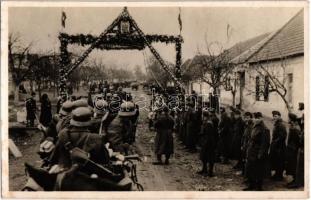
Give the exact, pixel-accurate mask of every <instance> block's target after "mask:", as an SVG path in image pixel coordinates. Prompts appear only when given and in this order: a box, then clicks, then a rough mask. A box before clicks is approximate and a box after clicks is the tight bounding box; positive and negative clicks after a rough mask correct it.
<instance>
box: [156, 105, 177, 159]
mask: <svg viewBox="0 0 311 200" xmlns="http://www.w3.org/2000/svg"><path fill="white" fill-rule="evenodd" d="M154 128H155V129H156V132H157V134H156V137H155V154H156V156H157V162H154V163H153V164H155V165H157V164H162V158H161V157H162V155H163V154H164V155H165V164H166V165H168V164H169V159H170V155H171V154H173V152H174V143H173V142H174V141H173V129H174V119H173V118H172V117H171V116H170V115H169V109H168V107H164V108H163V109H162V110H160V112H159V117H158V119H157V120H156V122H155V124H154Z"/></svg>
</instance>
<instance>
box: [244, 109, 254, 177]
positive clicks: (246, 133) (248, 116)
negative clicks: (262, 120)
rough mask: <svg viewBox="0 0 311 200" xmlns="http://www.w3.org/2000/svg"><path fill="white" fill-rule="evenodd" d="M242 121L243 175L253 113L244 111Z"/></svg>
mask: <svg viewBox="0 0 311 200" xmlns="http://www.w3.org/2000/svg"><path fill="white" fill-rule="evenodd" d="M244 122H245V129H244V133H243V136H242V147H241V150H242V159H243V170H242V172H243V173H244V175H245V160H246V151H247V148H248V145H249V140H250V138H251V133H252V130H253V126H254V122H253V115H252V113H250V112H245V113H244Z"/></svg>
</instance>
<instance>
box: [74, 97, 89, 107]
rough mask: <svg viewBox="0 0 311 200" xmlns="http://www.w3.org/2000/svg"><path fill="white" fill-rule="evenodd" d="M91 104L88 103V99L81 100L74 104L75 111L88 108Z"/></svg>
mask: <svg viewBox="0 0 311 200" xmlns="http://www.w3.org/2000/svg"><path fill="white" fill-rule="evenodd" d="M88 106H89V104H88V103H87V100H86V99H79V100H76V101H74V102H73V108H72V109H73V110H74V109H76V108H79V107H88Z"/></svg>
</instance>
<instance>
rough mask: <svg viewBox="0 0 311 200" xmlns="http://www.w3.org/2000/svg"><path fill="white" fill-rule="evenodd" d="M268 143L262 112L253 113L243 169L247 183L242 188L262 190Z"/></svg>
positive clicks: (268, 133) (267, 130) (268, 137)
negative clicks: (252, 124)
mask: <svg viewBox="0 0 311 200" xmlns="http://www.w3.org/2000/svg"><path fill="white" fill-rule="evenodd" d="M269 145H270V131H269V129H268V128H267V127H266V125H265V124H264V122H263V120H262V114H261V113H260V112H257V113H254V127H253V130H252V133H251V137H250V140H249V145H248V148H247V151H246V170H245V171H246V177H247V178H248V180H249V182H248V184H249V185H248V187H247V188H245V189H244V190H259V191H260V190H262V180H263V178H264V176H265V164H266V160H267V158H268V150H269Z"/></svg>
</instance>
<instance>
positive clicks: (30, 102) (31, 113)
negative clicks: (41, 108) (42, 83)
mask: <svg viewBox="0 0 311 200" xmlns="http://www.w3.org/2000/svg"><path fill="white" fill-rule="evenodd" d="M35 96H36V93H34V92H32V93H31V96H29V97H28V98H27V99H26V111H27V117H26V120H27V125H26V126H27V127H33V126H34V121H35V119H36V110H37V105H36V100H35Z"/></svg>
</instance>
